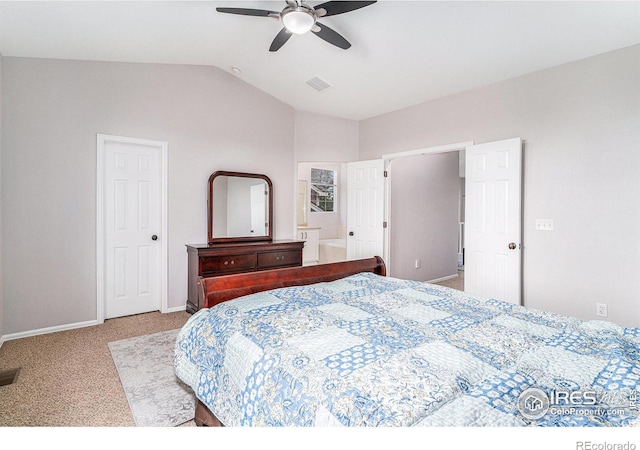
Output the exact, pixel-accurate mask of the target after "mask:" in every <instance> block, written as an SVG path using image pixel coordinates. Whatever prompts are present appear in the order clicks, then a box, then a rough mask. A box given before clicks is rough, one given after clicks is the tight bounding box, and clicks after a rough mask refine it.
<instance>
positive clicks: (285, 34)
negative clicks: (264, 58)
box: [269, 28, 291, 52]
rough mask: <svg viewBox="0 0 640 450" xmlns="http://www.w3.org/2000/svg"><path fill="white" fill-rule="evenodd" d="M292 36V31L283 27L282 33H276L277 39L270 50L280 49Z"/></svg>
mask: <svg viewBox="0 0 640 450" xmlns="http://www.w3.org/2000/svg"><path fill="white" fill-rule="evenodd" d="M290 37H291V33H290V32H289V31H287V29H286V28H283V29H282V30H280V33H278V34H277V35H276V37H275V39H274V40H273V42H272V43H271V47H269V51H270V52H276V51H278V50H280V47H282V46H283V45H284V44H285V42H287V41H288V40H289V38H290Z"/></svg>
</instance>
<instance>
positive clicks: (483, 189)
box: [464, 138, 522, 305]
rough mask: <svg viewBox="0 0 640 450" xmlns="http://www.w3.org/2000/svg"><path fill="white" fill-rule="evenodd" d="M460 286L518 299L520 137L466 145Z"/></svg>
mask: <svg viewBox="0 0 640 450" xmlns="http://www.w3.org/2000/svg"><path fill="white" fill-rule="evenodd" d="M465 162H466V182H465V186H466V189H465V191H466V192H465V196H466V199H465V205H466V211H465V227H464V229H465V235H464V241H465V266H464V267H465V274H464V290H465V292H468V293H471V294H477V295H481V296H485V297H491V298H495V299H498V300H505V301H508V302H511V303H515V304H518V305H519V304H520V303H521V298H520V297H521V272H520V270H521V257H522V255H521V245H520V241H521V197H520V196H521V173H522V172H521V170H522V169H521V165H522V142H521V139H520V138H515V139H508V140H504V141H498V142H490V143H486V144H479V145H473V146H470V147H467V149H466V161H465Z"/></svg>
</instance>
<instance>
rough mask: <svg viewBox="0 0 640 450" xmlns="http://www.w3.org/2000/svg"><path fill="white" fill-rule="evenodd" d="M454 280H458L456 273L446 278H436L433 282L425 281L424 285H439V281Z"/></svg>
mask: <svg viewBox="0 0 640 450" xmlns="http://www.w3.org/2000/svg"><path fill="white" fill-rule="evenodd" d="M454 278H458V274H457V273H456V274H455V275H449V276H447V277H442V278H436V279H435V280H429V281H426V283H440V282H441V281H447V280H452V279H454Z"/></svg>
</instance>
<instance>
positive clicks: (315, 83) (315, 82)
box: [306, 77, 331, 92]
mask: <svg viewBox="0 0 640 450" xmlns="http://www.w3.org/2000/svg"><path fill="white" fill-rule="evenodd" d="M306 83H307V84H308V85H309V86H311V87H312V88H314V89H315V90H316V91H318V92H322V91H324V90H325V89H327V88H330V87H331V85H330V84H329V83H327V82H326V81H324V80H323V79H322V78H320V77H313V78H311V79H310V80H307V81H306Z"/></svg>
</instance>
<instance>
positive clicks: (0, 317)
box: [0, 55, 4, 345]
mask: <svg viewBox="0 0 640 450" xmlns="http://www.w3.org/2000/svg"><path fill="white" fill-rule="evenodd" d="M1 274H2V55H0V345H1V344H2V336H4V301H3V296H2V276H1Z"/></svg>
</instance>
